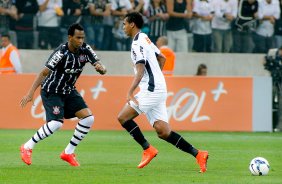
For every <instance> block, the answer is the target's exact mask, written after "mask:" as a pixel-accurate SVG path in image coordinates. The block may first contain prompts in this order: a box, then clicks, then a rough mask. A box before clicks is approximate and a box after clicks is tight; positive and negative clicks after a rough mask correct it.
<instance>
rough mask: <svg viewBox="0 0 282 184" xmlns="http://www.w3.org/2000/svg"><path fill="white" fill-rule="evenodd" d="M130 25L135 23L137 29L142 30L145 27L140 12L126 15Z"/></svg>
mask: <svg viewBox="0 0 282 184" xmlns="http://www.w3.org/2000/svg"><path fill="white" fill-rule="evenodd" d="M125 18H127V22H128V23H132V22H133V23H134V24H135V25H136V27H137V28H139V29H141V28H142V27H143V25H144V20H143V17H142V14H141V13H139V12H131V13H128V14H126V15H125Z"/></svg>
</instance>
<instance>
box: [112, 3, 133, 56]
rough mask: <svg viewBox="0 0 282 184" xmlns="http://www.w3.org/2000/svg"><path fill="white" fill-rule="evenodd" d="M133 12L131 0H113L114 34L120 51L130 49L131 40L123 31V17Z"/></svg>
mask: <svg viewBox="0 0 282 184" xmlns="http://www.w3.org/2000/svg"><path fill="white" fill-rule="evenodd" d="M131 11H133V7H132V5H131V2H130V0H112V14H113V15H114V28H113V34H114V37H115V40H116V44H117V50H118V51H126V50H129V49H130V44H131V39H130V38H129V37H128V36H127V35H126V34H125V33H124V31H123V17H124V16H125V15H126V14H127V13H129V12H131Z"/></svg>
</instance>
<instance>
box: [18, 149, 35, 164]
mask: <svg viewBox="0 0 282 184" xmlns="http://www.w3.org/2000/svg"><path fill="white" fill-rule="evenodd" d="M20 151H21V157H22V161H23V162H24V163H26V164H27V165H30V164H31V154H32V149H25V148H24V145H21V147H20Z"/></svg>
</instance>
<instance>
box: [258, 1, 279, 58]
mask: <svg viewBox="0 0 282 184" xmlns="http://www.w3.org/2000/svg"><path fill="white" fill-rule="evenodd" d="M279 17H280V7H279V4H278V1H277V0H261V1H259V8H258V19H259V25H258V27H257V30H256V32H255V34H254V37H253V40H254V43H255V48H254V52H255V53H266V52H267V51H268V50H269V49H270V48H273V46H274V44H273V43H274V37H273V36H274V24H275V22H276V20H278V19H279Z"/></svg>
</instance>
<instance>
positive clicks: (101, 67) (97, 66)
mask: <svg viewBox="0 0 282 184" xmlns="http://www.w3.org/2000/svg"><path fill="white" fill-rule="evenodd" d="M94 68H95V70H96V71H97V72H99V73H100V74H101V75H104V74H106V73H107V69H106V67H105V66H104V65H103V64H102V63H100V62H99V61H97V62H95V64H94Z"/></svg>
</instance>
